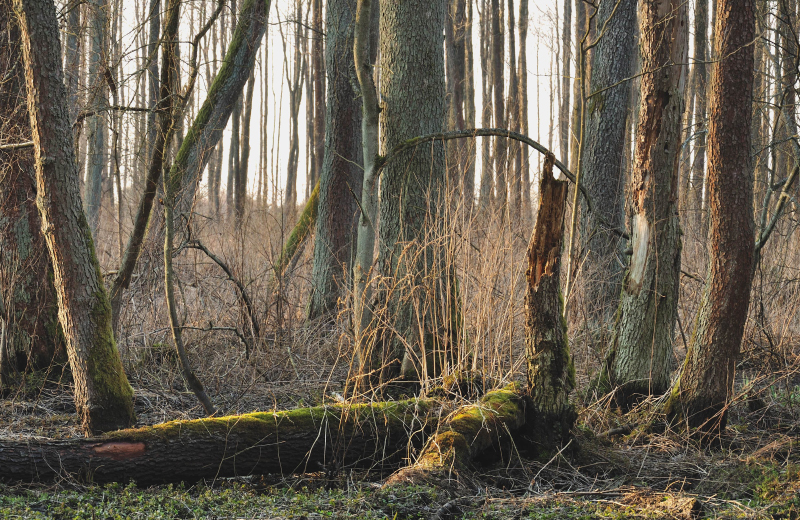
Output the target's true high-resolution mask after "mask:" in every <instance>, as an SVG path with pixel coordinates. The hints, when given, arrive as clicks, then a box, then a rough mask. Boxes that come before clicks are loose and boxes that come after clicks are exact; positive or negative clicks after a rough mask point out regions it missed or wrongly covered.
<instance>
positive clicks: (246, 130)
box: [234, 67, 256, 231]
mask: <svg viewBox="0 0 800 520" xmlns="http://www.w3.org/2000/svg"><path fill="white" fill-rule="evenodd" d="M255 82H256V77H255V67H254V68H253V70H252V71H251V72H250V80H249V81H248V82H247V92H246V94H245V95H244V116H243V117H242V150H241V153H242V155H241V159H240V160H239V165H238V169H237V170H236V182H235V186H236V192H235V201H234V206H235V208H234V209H235V217H236V224H235V225H236V229H237V230H239V231H241V230H242V224H243V222H244V210H245V204H246V202H247V170H248V169H249V168H250V119H251V118H252V115H253V88H254V87H255Z"/></svg>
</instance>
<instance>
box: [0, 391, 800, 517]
mask: <svg viewBox="0 0 800 520" xmlns="http://www.w3.org/2000/svg"><path fill="white" fill-rule="evenodd" d="M176 386H178V385H176ZM33 387H34V385H29V386H28V388H33ZM264 388H265V387H263V386H262V391H261V392H257V393H256V392H252V391H250V392H247V395H248V401H246V402H244V401H241V400H239V401H236V403H237V406H235V407H233V408H231V410H232V411H236V410H234V409H238V410H239V411H250V410H252V409H272V408H274V409H286V408H294V407H298V406H308V405H311V404H316V403H318V402H321V401H324V400H330V399H334V398H337V397H338V396H337V394H336V392H335V390H334V391H332V390H330V388H331V387H330V386H329V387H328V389H327V390H321V389H320V386H319V385H318V384H313V383H309V384H307V385H304V384H298V383H296V382H294V383H290V384H285V385H273V386H272V387H269V388H267V389H266V390H264ZM786 388H789V389H790V390H788V391H784V392H781V391H778V390H774V389H773V390H769V391H762V392H761V393H760V394H759V397H757V398H753V399H749V400H742V401H740V402H738V403H736V404H734V405H733V407H732V408H731V411H730V421H729V425H728V429H727V432H726V433H725V435H724V437H723V438H722V439H721V441H720V442H717V443H715V444H714V445H712V446H708V445H702V444H700V443H699V442H697V441H695V440H692V439H690V438H687V437H686V436H685V435H684V434H682V433H680V432H678V431H673V430H671V429H668V428H666V427H665V426H664V425H663V423H661V422H659V418H658V416H657V415H656V414H654V413H653V412H652V411H650V410H652V409H653V408H654V407H653V406H652V404H653V403H646V404H645V405H643V406H642V407H640V408H639V409H638V410H635V411H633V412H631V413H629V414H627V415H621V414H619V413H618V412H614V411H612V410H611V409H610V408H609V407H608V403H607V402H603V401H601V402H596V403H592V404H591V405H589V406H585V407H583V408H582V409H581V413H580V417H579V420H578V424H577V426H576V427H575V429H574V438H573V440H572V441H571V442H570V444H569V445H568V446H567V447H566V448H565V449H564V450H562V451H561V452H559V453H555V454H552V455H548V456H547V457H539V458H538V459H537V458H535V457H531V456H530V453H529V452H528V451H527V450H526V449H525V448H524V447H522V446H512V447H511V448H512V449H510V450H507V452H508V453H510V454H511V455H507V456H505V457H495V461H494V462H489V463H488V464H484V465H483V466H481V468H480V469H479V470H478V471H477V473H476V475H474V478H472V479H470V483H469V486H468V487H466V488H463V487H462V488H460V489H461V491H460V492H459V493H455V494H454V493H453V491H452V490H450V491H447V490H445V489H441V488H439V489H435V488H431V487H426V486H401V487H393V488H390V489H384V488H382V482H383V480H384V479H385V478H386V477H388V475H389V473H388V472H387V471H383V472H380V471H377V470H373V471H368V470H363V469H346V470H341V471H337V472H335V473H326V472H319V473H309V474H303V475H291V476H280V475H266V476H257V477H247V478H237V479H217V480H214V481H206V482H203V483H198V484H186V485H169V486H154V487H148V488H139V487H137V486H135V485H134V484H132V483H129V484H126V483H119V484H112V485H106V486H99V485H91V484H86V483H82V482H79V481H77V480H72V479H70V478H65V479H64V480H62V481H61V482H58V483H56V484H47V485H45V484H24V485H23V484H19V483H5V484H0V518H63V519H67V518H69V519H72V518H80V519H83V518H86V519H95V518H98V519H99V518H142V519H150V518H153V519H155V518H164V519H168V518H219V519H222V518H230V519H234V518H235V519H239V518H242V519H244V518H276V519H277V518H286V519H289V518H292V519H302V518H305V519H313V518H354V519H355V518H364V519H370V518H375V519H379V518H388V519H405V518H408V519H411V518H420V519H423V518H426V519H427V518H431V519H434V518H436V519H445V518H447V519H457V518H465V519H467V518H487V519H488V518H492V519H498V520H500V519H512V518H513V519H523V518H530V519H551V518H552V519H562V518H563V519H593V518H612V519H625V518H676V519H682V518H685V519H690V518H769V519H779V518H780V519H784V518H785V519H790V520H794V519H798V518H800V421H798V419H797V417H798V413H797V412H798V411H800V410H798V408H800V387H794V386H788V385H787V386H786ZM326 392H327V393H326ZM795 394H798V395H795ZM248 407H249V409H248ZM136 408H137V413H138V417H139V424H140V425H142V424H153V423H157V422H161V421H163V420H165V419H175V418H192V417H195V416H198V415H199V412H198V411H197V406H196V403H195V401H194V397H193V396H192V395H191V394H190V393H187V392H186V391H184V389H181V388H168V389H160V390H153V389H147V390H144V389H137V391H136ZM229 408H230V407H229ZM74 412H75V410H74V406H73V404H72V399H71V396H70V394H69V387H68V385H66V384H65V385H61V386H59V385H52V384H48V385H45V387H44V389H41V388H39V389H37V390H28V391H25V392H18V393H17V394H15V395H14V396H8V397H7V398H6V399H3V400H0V438H3V439H25V438H42V437H45V438H68V437H77V436H80V431H79V428H78V425H77V423H76V418H75V414H74ZM641 424H648V425H649V427H644V426H633V425H641ZM484 462H486V461H484ZM1 476H2V469H0V477H1Z"/></svg>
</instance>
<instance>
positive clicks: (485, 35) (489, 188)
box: [479, 0, 494, 212]
mask: <svg viewBox="0 0 800 520" xmlns="http://www.w3.org/2000/svg"><path fill="white" fill-rule="evenodd" d="M482 1H483V9H482V10H481V11H480V22H479V23H480V36H481V37H480V57H481V60H480V63H481V86H482V88H483V98H482V100H483V110H481V125H482V126H483V127H484V128H489V127H491V126H492V85H493V83H492V62H491V56H492V23H491V20H492V15H491V14H490V12H489V11H490V9H491V8H490V7H489V5H490V4H489V0H482ZM492 171H493V168H492V151H491V140H490V139H482V140H481V184H480V209H481V211H482V212H485V211H487V210H488V209H489V208H491V207H492V203H493V201H494V180H493V178H492Z"/></svg>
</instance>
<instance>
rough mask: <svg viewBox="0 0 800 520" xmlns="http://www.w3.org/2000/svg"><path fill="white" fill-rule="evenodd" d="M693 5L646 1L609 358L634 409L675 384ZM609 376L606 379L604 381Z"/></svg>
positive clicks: (620, 394) (615, 380)
mask: <svg viewBox="0 0 800 520" xmlns="http://www.w3.org/2000/svg"><path fill="white" fill-rule="evenodd" d="M687 23H688V18H687V8H686V4H685V3H683V2H681V1H680V0H642V1H641V48H642V70H644V71H652V72H650V73H648V74H645V75H643V76H642V78H641V81H642V84H641V99H642V104H641V115H640V120H639V127H638V129H637V132H636V155H635V160H634V165H633V171H632V173H631V192H630V201H631V202H630V206H629V212H630V217H629V218H630V222H631V227H632V230H633V233H632V236H631V250H632V256H631V259H630V266H629V268H628V272H627V273H626V275H625V278H624V280H623V288H622V296H621V298H620V300H621V301H620V304H619V307H618V309H617V316H616V325H615V334H614V337H613V338H612V347H611V351H610V352H609V355H608V358H607V360H606V368H605V370H606V371H607V375H608V378H609V382H610V383H611V388H613V389H615V390H616V393H615V396H616V400H617V403H618V404H619V405H620V406H621V407H623V408H627V407H629V406H630V405H631V404H632V403H634V402H635V401H636V400H638V399H640V398H641V397H642V396H646V395H658V394H661V393H663V392H665V391H666V390H667V388H668V386H669V375H670V371H671V369H672V366H671V364H672V339H673V336H674V329H675V320H676V317H677V303H678V289H679V276H680V265H681V256H680V253H681V239H680V234H681V231H680V223H679V218H678V210H677V202H678V201H677V195H678V160H679V157H680V153H679V152H680V151H679V149H680V135H681V120H682V116H683V97H682V96H683V90H684V89H683V86H684V81H685V63H686V53H687V39H688V29H687ZM601 377H602V376H601Z"/></svg>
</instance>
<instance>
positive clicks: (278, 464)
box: [0, 399, 437, 486]
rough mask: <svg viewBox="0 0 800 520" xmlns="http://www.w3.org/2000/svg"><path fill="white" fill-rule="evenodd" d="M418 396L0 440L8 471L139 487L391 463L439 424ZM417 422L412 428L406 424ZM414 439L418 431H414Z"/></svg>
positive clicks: (31, 477) (25, 477)
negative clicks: (96, 433) (98, 433)
mask: <svg viewBox="0 0 800 520" xmlns="http://www.w3.org/2000/svg"><path fill="white" fill-rule="evenodd" d="M435 408H436V407H435V403H433V402H431V401H425V400H417V399H411V400H406V401H394V402H386V403H383V402H378V403H373V404H354V405H328V406H317V407H313V408H299V409H295V410H289V411H284V412H254V413H250V414H246V415H234V416H228V417H214V418H206V419H196V420H193V421H172V422H168V423H164V424H158V425H155V426H148V427H144V428H138V429H131V430H122V431H118V432H113V433H110V434H107V435H105V436H102V437H95V438H89V439H71V440H64V441H57V440H26V441H16V442H15V441H0V464H1V465H2V467H3V478H5V479H12V480H22V481H28V482H48V481H53V480H57V479H60V478H63V477H66V476H72V477H78V478H80V479H81V480H86V481H91V482H94V483H98V484H99V483H104V482H129V481H131V480H133V481H135V482H136V483H137V484H138V485H140V486H147V485H154V484H164V483H178V482H196V481H198V480H202V479H215V478H226V477H235V476H245V475H263V474H269V473H278V474H286V473H302V472H307V471H318V470H319V469H320V468H323V469H327V470H330V471H335V470H336V469H338V468H340V467H342V466H345V465H364V466H370V467H374V466H375V465H376V463H377V465H378V466H381V465H384V464H386V465H389V466H391V465H394V464H397V462H398V461H399V460H400V459H401V457H402V456H404V455H405V454H406V453H407V450H408V448H409V443H410V442H414V441H417V440H418V439H419V440H421V439H422V436H423V435H424V432H425V430H427V429H429V428H435V426H436V424H437V418H436V415H435V414H434V413H433V412H435V411H436V410H435ZM412 424H413V425H415V427H414V429H413V430H412V431H411V432H409V425H412ZM415 436H418V437H417V438H415Z"/></svg>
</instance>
